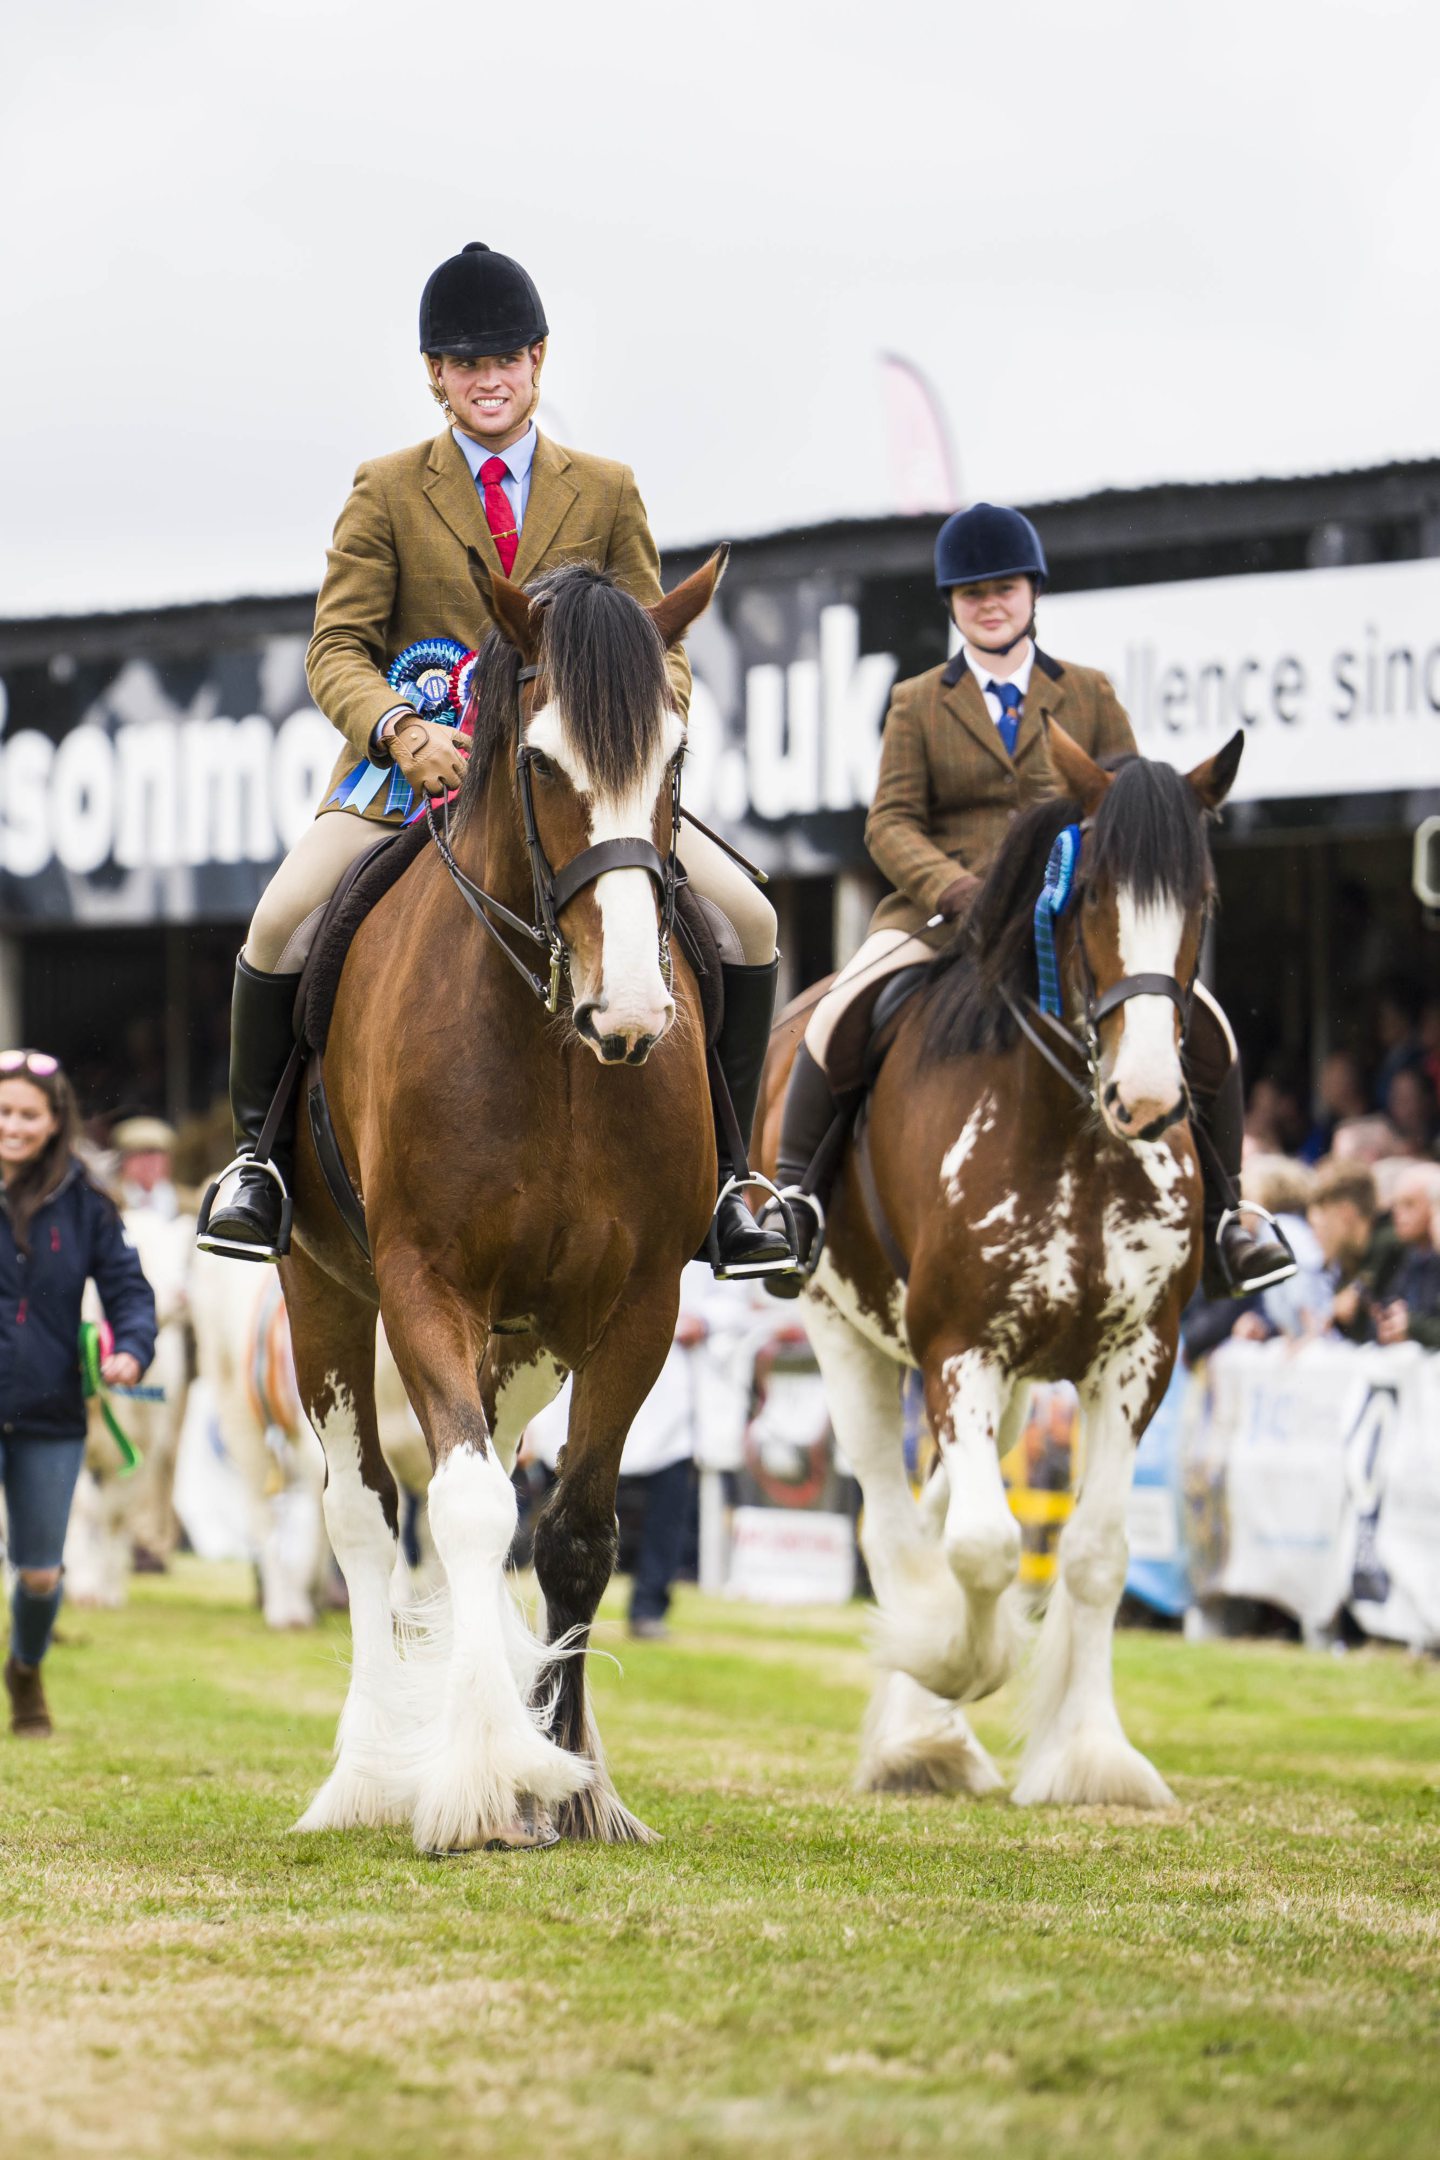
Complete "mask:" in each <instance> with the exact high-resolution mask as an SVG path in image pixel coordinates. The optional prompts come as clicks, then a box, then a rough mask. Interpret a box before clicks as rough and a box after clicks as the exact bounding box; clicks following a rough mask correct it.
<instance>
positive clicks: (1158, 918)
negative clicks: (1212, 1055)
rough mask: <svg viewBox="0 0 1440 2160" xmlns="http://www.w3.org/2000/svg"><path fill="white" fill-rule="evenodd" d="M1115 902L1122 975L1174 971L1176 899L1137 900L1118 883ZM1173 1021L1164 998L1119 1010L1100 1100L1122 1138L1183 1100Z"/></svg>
mask: <svg viewBox="0 0 1440 2160" xmlns="http://www.w3.org/2000/svg"><path fill="white" fill-rule="evenodd" d="M1115 901H1116V911H1117V913H1118V915H1119V927H1120V965H1121V968H1122V969H1123V971H1124V973H1125V974H1126V975H1171V976H1173V975H1175V974H1176V973H1177V971H1178V969H1179V965H1180V947H1181V945H1182V943H1183V941H1184V937H1185V911H1184V909H1183V908H1182V907H1181V906H1180V904H1179V902H1178V901H1176V900H1172V899H1169V898H1165V897H1162V898H1158V899H1155V900H1146V901H1143V902H1142V901H1137V900H1136V898H1135V895H1134V893H1133V892H1131V890H1130V889H1129V887H1128V886H1123V885H1122V886H1121V888H1120V890H1119V892H1118V893H1117V894H1116V896H1115ZM1175 1022H1176V1011H1175V1006H1174V1005H1173V1003H1172V1002H1171V1000H1170V999H1169V998H1168V997H1144V996H1142V997H1133V998H1130V999H1129V1000H1128V1001H1127V1002H1126V1003H1125V1004H1124V1005H1123V1006H1122V1007H1121V1008H1120V1023H1121V1025H1120V1040H1119V1043H1118V1045H1117V1046H1116V1050H1115V1057H1114V1062H1113V1063H1112V1065H1111V1068H1110V1071H1109V1073H1108V1075H1107V1076H1106V1081H1107V1085H1106V1086H1105V1087H1104V1088H1102V1090H1101V1100H1102V1104H1103V1106H1104V1112H1105V1118H1106V1122H1107V1123H1108V1124H1109V1125H1110V1127H1111V1129H1112V1131H1114V1132H1116V1133H1118V1134H1119V1135H1120V1137H1121V1138H1122V1139H1127V1140H1133V1139H1134V1138H1135V1137H1136V1135H1137V1134H1139V1133H1142V1132H1144V1131H1145V1130H1146V1128H1147V1127H1148V1126H1150V1125H1154V1124H1157V1123H1158V1122H1160V1121H1161V1120H1163V1119H1165V1118H1168V1117H1172V1116H1173V1115H1174V1114H1175V1112H1176V1110H1177V1109H1178V1107H1179V1105H1180V1103H1181V1101H1182V1100H1183V1098H1184V1092H1185V1081H1184V1076H1183V1074H1182V1073H1181V1070H1180V1048H1179V1044H1178V1043H1177V1041H1176V1026H1175ZM1112 1089H1113V1091H1114V1093H1113V1095H1112V1094H1111V1090H1112Z"/></svg>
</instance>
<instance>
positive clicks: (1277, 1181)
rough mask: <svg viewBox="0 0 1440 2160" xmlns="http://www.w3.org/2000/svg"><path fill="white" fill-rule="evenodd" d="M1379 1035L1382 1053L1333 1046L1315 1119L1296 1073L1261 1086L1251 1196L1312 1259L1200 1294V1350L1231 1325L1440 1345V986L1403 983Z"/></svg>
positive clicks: (1195, 1349)
mask: <svg viewBox="0 0 1440 2160" xmlns="http://www.w3.org/2000/svg"><path fill="white" fill-rule="evenodd" d="M1376 1036H1377V1044H1376V1054H1375V1056H1374V1059H1373V1062H1372V1064H1371V1065H1369V1066H1367V1064H1366V1062H1365V1061H1364V1060H1363V1059H1362V1058H1361V1057H1360V1056H1359V1055H1357V1053H1356V1052H1355V1051H1353V1050H1349V1049H1342V1050H1335V1051H1332V1052H1331V1054H1330V1055H1329V1056H1328V1057H1327V1058H1326V1059H1325V1061H1324V1063H1323V1065H1322V1067H1321V1070H1320V1075H1319V1085H1318V1089H1317V1099H1316V1103H1315V1107H1314V1115H1313V1116H1312V1117H1310V1118H1309V1119H1308V1120H1307V1118H1306V1117H1305V1115H1304V1111H1303V1109H1302V1105H1301V1100H1300V1096H1299V1093H1298V1091H1297V1090H1296V1089H1294V1088H1293V1087H1290V1086H1288V1085H1287V1084H1286V1083H1285V1082H1284V1081H1283V1080H1282V1079H1280V1078H1277V1077H1276V1076H1274V1075H1263V1076H1262V1077H1261V1078H1260V1079H1258V1080H1257V1081H1256V1082H1255V1084H1254V1086H1253V1088H1252V1089H1251V1093H1250V1100H1249V1104H1248V1106H1247V1115H1246V1131H1245V1175H1244V1187H1245V1197H1246V1199H1247V1200H1253V1201H1255V1202H1258V1204H1259V1205H1260V1206H1261V1207H1264V1208H1268V1209H1269V1210H1270V1212H1271V1213H1272V1214H1273V1215H1274V1216H1275V1217H1276V1218H1277V1220H1278V1221H1279V1223H1280V1225H1281V1227H1282V1229H1283V1230H1284V1231H1285V1233H1286V1236H1287V1237H1288V1239H1289V1241H1290V1245H1291V1247H1292V1249H1293V1251H1294V1253H1295V1257H1296V1260H1297V1262H1298V1263H1299V1269H1298V1273H1297V1274H1296V1276H1295V1277H1294V1278H1293V1279H1292V1280H1291V1281H1290V1282H1286V1283H1282V1284H1280V1285H1279V1286H1278V1287H1277V1288H1276V1289H1274V1290H1270V1291H1266V1292H1264V1293H1262V1294H1261V1295H1260V1296H1259V1297H1255V1298H1248V1299H1245V1300H1243V1301H1241V1302H1239V1303H1236V1302H1234V1301H1230V1300H1226V1301H1223V1302H1213V1303H1212V1302H1209V1301H1207V1300H1205V1299H1203V1298H1200V1297H1198V1296H1197V1298H1196V1299H1195V1301H1194V1302H1193V1303H1192V1305H1191V1307H1190V1310H1189V1312H1188V1313H1187V1314H1186V1319H1185V1348H1186V1352H1187V1355H1188V1356H1189V1357H1190V1358H1191V1359H1192V1360H1193V1359H1194V1358H1197V1357H1200V1356H1203V1355H1204V1354H1205V1353H1206V1352H1207V1351H1209V1350H1213V1349H1214V1348H1216V1347H1217V1345H1218V1344H1219V1343H1221V1342H1223V1341H1224V1340H1225V1339H1226V1338H1227V1337H1228V1336H1231V1335H1234V1336H1235V1337H1237V1338H1240V1339H1249V1340H1252V1341H1264V1340H1267V1339H1269V1338H1270V1337H1273V1336H1284V1337H1287V1338H1289V1339H1291V1340H1297V1341H1303V1340H1307V1339H1309V1338H1312V1337H1315V1336H1320V1335H1331V1336H1338V1337H1344V1338H1346V1339H1348V1340H1349V1341H1351V1342H1357V1343H1404V1342H1413V1343H1418V1344H1419V1345H1420V1346H1421V1347H1422V1348H1424V1349H1426V1350H1440V998H1430V999H1428V1000H1424V999H1421V998H1419V997H1416V996H1414V995H1413V994H1412V993H1411V992H1409V991H1408V990H1406V989H1405V988H1404V987H1402V986H1395V987H1392V988H1391V989H1389V990H1387V991H1386V992H1385V993H1384V994H1383V995H1382V997H1381V999H1380V1001H1379V1008H1378V1015H1377V1028H1376Z"/></svg>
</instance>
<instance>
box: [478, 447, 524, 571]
mask: <svg viewBox="0 0 1440 2160" xmlns="http://www.w3.org/2000/svg"><path fill="white" fill-rule="evenodd" d="M509 477H510V468H509V466H508V465H507V464H506V463H505V460H504V458H498V457H487V458H486V460H485V462H484V464H483V465H482V466H481V467H480V484H481V486H482V487H483V488H484V490H485V522H486V524H487V525H488V526H489V527H490V530H491V532H492V534H493V535H494V538H495V552H496V554H497V555H498V556H499V557H500V567H501V569H502V570H503V571H504V572H505V575H506V577H507V578H508V577H509V575H510V572H511V571H512V570H513V569H514V567H515V550H516V549H517V548H518V547H519V545H520V535H519V533H518V532H516V530H515V513H514V511H513V510H512V509H511V508H510V504H509V501H508V499H507V497H506V494H505V490H504V488H503V487H502V486H501V484H500V483H501V481H502V480H508V479H509Z"/></svg>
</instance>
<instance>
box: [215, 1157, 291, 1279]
mask: <svg viewBox="0 0 1440 2160" xmlns="http://www.w3.org/2000/svg"><path fill="white" fill-rule="evenodd" d="M246 1169H248V1170H263V1171H264V1172H265V1175H266V1176H267V1177H271V1178H273V1179H274V1180H275V1183H276V1184H277V1185H278V1186H279V1188H280V1234H279V1236H278V1238H277V1239H276V1242H275V1244H274V1245H273V1246H265V1245H257V1244H256V1243H255V1242H254V1240H253V1239H252V1240H250V1242H249V1243H247V1242H246V1241H245V1240H244V1239H243V1238H225V1237H211V1235H210V1212H211V1210H212V1208H213V1207H214V1205H215V1196H216V1194H217V1193H218V1192H219V1190H220V1187H221V1186H222V1185H223V1184H224V1182H225V1180H226V1178H228V1177H229V1175H230V1173H231V1171H232V1170H246ZM294 1221H295V1203H294V1201H293V1200H292V1199H291V1197H290V1189H289V1187H288V1186H287V1185H286V1183H285V1180H284V1178H283V1177H282V1176H281V1174H280V1172H279V1171H278V1170H277V1168H276V1167H275V1165H274V1163H273V1162H271V1161H270V1159H269V1157H268V1156H267V1157H266V1158H265V1160H264V1161H263V1162H257V1161H256V1159H255V1157H254V1156H253V1155H237V1156H236V1157H235V1160H234V1161H233V1162H228V1163H226V1165H225V1168H224V1169H223V1170H222V1171H221V1172H220V1175H219V1176H218V1177H216V1178H212V1179H211V1181H210V1183H209V1184H208V1185H207V1186H206V1188H205V1197H204V1199H203V1200H202V1201H201V1202H200V1213H199V1215H198V1216H197V1218H196V1222H195V1246H196V1250H197V1251H198V1252H208V1253H219V1254H222V1255H224V1254H229V1255H231V1256H232V1257H233V1258H235V1259H237V1260H260V1261H266V1260H280V1259H282V1258H283V1257H284V1255H285V1254H286V1253H287V1252H288V1251H289V1249H290V1232H291V1229H292V1227H293V1225H294Z"/></svg>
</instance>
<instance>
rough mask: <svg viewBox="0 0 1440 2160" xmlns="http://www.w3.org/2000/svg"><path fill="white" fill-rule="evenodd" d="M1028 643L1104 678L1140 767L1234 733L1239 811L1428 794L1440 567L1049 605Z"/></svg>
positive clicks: (1405, 566) (1209, 585) (1240, 580)
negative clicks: (1293, 800) (1292, 799)
mask: <svg viewBox="0 0 1440 2160" xmlns="http://www.w3.org/2000/svg"><path fill="white" fill-rule="evenodd" d="M1040 640H1041V643H1042V645H1043V646H1044V647H1045V649H1046V650H1047V651H1049V652H1053V653H1055V654H1057V655H1058V656H1059V657H1060V658H1061V659H1066V660H1075V661H1079V662H1081V663H1083V665H1085V666H1087V667H1098V668H1103V669H1104V670H1105V672H1106V674H1107V675H1108V676H1109V677H1110V679H1111V681H1112V682H1113V683H1114V685H1115V688H1116V691H1117V693H1118V694H1119V697H1120V702H1121V703H1122V704H1123V705H1124V707H1125V709H1126V711H1127V712H1128V713H1129V715H1130V719H1131V723H1132V725H1133V726H1134V729H1135V734H1136V738H1137V740H1138V742H1139V745H1140V748H1141V749H1142V750H1143V751H1144V753H1145V755H1146V756H1147V757H1163V758H1166V759H1168V760H1169V762H1170V763H1171V764H1173V765H1179V766H1181V767H1188V766H1190V765H1194V764H1197V763H1198V762H1199V761H1200V759H1201V758H1204V757H1208V756H1209V755H1210V753H1211V751H1213V750H1217V749H1218V748H1219V747H1220V745H1221V743H1223V742H1225V741H1226V740H1227V739H1228V738H1229V737H1230V736H1231V735H1233V734H1234V732H1235V730H1236V728H1237V727H1238V728H1243V729H1244V730H1245V735H1246V744H1245V755H1244V758H1243V760H1242V762H1241V766H1240V776H1239V779H1238V781H1237V783H1236V786H1235V790H1234V793H1235V799H1236V800H1237V801H1240V802H1256V801H1267V800H1272V799H1275V798H1278V797H1282V796H1293V795H1365V794H1373V793H1375V792H1376V791H1378V790H1392V789H1393V790H1408V789H1412V788H1435V787H1440V559H1437V560H1433V561H1427V562H1405V563H1379V564H1365V565H1363V566H1357V567H1354V568H1351V569H1348V570H1295V571H1279V572H1276V573H1274V574H1273V575H1271V576H1268V577H1217V578H1201V579H1196V580H1193V581H1191V582H1189V583H1185V584H1179V585H1132V586H1127V587H1124V588H1122V589H1119V590H1115V591H1110V592H1087V593H1062V594H1057V595H1053V596H1049V597H1047V598H1046V599H1045V600H1044V601H1043V602H1042V605H1041V611H1040Z"/></svg>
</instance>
